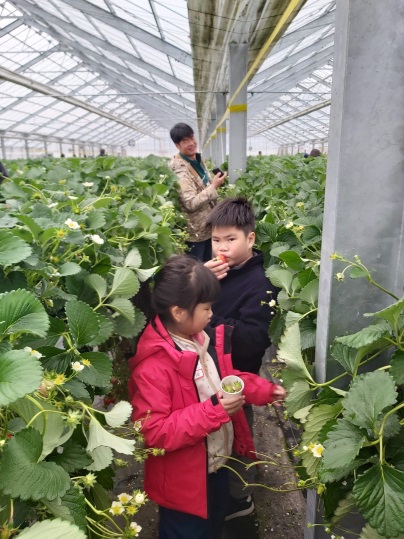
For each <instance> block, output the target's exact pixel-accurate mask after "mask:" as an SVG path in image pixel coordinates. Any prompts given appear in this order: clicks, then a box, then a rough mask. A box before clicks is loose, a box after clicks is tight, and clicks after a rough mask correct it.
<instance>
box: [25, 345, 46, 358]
mask: <svg viewBox="0 0 404 539" xmlns="http://www.w3.org/2000/svg"><path fill="white" fill-rule="evenodd" d="M24 352H28V353H29V354H32V355H33V356H35V357H36V358H37V359H41V357H43V354H41V353H40V352H38V351H37V350H33V349H32V348H31V347H30V346H26V347H25V348H24Z"/></svg>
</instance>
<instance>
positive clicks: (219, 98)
mask: <svg viewBox="0 0 404 539" xmlns="http://www.w3.org/2000/svg"><path fill="white" fill-rule="evenodd" d="M225 112H226V94H225V93H222V94H216V116H217V121H218V122H219V121H220V119H221V118H223V115H224V114H225ZM216 144H217V166H218V167H220V165H221V164H222V163H224V162H225V161H226V121H224V122H223V123H222V125H221V126H220V127H218V128H217V129H216Z"/></svg>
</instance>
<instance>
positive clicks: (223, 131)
mask: <svg viewBox="0 0 404 539" xmlns="http://www.w3.org/2000/svg"><path fill="white" fill-rule="evenodd" d="M216 131H217V132H218V133H226V128H225V127H218V128H217V129H216Z"/></svg>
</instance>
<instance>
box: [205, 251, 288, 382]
mask: <svg viewBox="0 0 404 539" xmlns="http://www.w3.org/2000/svg"><path fill="white" fill-rule="evenodd" d="M220 284H221V292H220V295H219V298H218V299H217V300H216V301H215V302H214V304H213V307H212V309H213V316H212V319H211V321H210V325H211V326H212V327H216V326H218V325H220V324H225V325H230V326H233V327H234V331H233V335H232V358H233V365H234V368H236V369H239V370H242V371H245V372H253V373H258V371H259V369H260V367H261V363H262V358H263V356H264V353H265V350H266V348H268V346H269V345H270V344H271V343H270V340H269V337H268V327H269V323H270V321H271V318H272V315H271V311H272V309H271V308H270V307H269V306H268V305H261V302H262V301H265V302H269V301H271V299H276V295H277V292H278V291H277V289H276V288H275V287H274V286H273V285H272V284H271V283H270V281H269V280H268V279H267V277H266V276H265V271H264V257H263V254H262V253H261V252H260V251H256V250H254V256H253V257H252V258H250V259H249V260H247V262H246V263H245V264H244V265H243V266H241V267H240V268H232V269H230V270H229V272H228V274H227V277H225V278H224V279H222V280H221V281H220ZM268 291H272V294H268Z"/></svg>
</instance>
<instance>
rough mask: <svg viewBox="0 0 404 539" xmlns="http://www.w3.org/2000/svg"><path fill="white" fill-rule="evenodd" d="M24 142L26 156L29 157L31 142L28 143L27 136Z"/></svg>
mask: <svg viewBox="0 0 404 539" xmlns="http://www.w3.org/2000/svg"><path fill="white" fill-rule="evenodd" d="M24 143H25V157H26V158H27V159H29V144H28V139H27V138H26V137H25V139H24Z"/></svg>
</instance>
